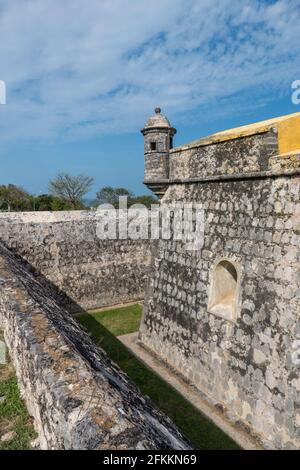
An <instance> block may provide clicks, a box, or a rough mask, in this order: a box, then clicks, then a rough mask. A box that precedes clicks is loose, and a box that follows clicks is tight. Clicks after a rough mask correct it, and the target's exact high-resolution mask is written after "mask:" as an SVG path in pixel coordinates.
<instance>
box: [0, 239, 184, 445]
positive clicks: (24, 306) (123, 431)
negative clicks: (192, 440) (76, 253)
mask: <svg viewBox="0 0 300 470" xmlns="http://www.w3.org/2000/svg"><path fill="white" fill-rule="evenodd" d="M0 327H1V328H2V329H3V330H4V336H5V341H6V343H7V345H8V347H9V350H10V354H11V357H12V360H13V363H14V366H15V369H16V373H17V377H18V381H19V386H20V389H21V394H22V396H23V398H24V399H25V402H26V404H27V407H28V410H29V412H30V414H31V415H32V416H33V417H34V422H35V427H36V430H37V432H38V434H39V439H40V446H41V448H42V449H121V450H122V449H124V450H126V449H189V448H190V445H189V443H188V442H187V441H186V440H185V439H184V438H183V437H182V436H181V434H180V433H179V431H178V430H177V429H176V427H175V426H174V425H173V424H172V423H171V421H170V420H169V419H168V418H166V417H165V416H164V415H163V414H162V413H161V412H160V411H158V410H157V409H156V408H155V407H154V406H153V404H152V403H151V401H150V400H149V399H148V398H146V397H143V396H142V395H141V394H140V392H139V391H138V390H137V388H136V387H135V386H134V385H133V384H132V383H130V381H129V380H128V378H127V376H126V375H125V374H124V373H122V372H121V371H120V369H119V368H118V367H117V366H115V365H114V364H113V363H112V362H111V361H110V359H109V358H108V356H107V355H106V353H105V352H104V351H103V350H102V349H101V348H99V347H97V346H96V345H95V344H94V343H93V342H92V340H91V339H90V337H89V335H88V334H87V333H85V332H84V331H83V330H82V329H81V328H80V326H79V325H78V324H77V323H76V321H75V320H74V319H73V318H72V316H71V315H70V314H69V312H68V311H67V310H66V309H65V308H63V307H62V306H60V305H59V303H58V301H57V299H56V298H55V296H54V295H53V290H52V287H51V285H50V286H47V284H46V281H45V279H42V283H41V282H39V279H38V278H36V277H34V276H33V275H32V274H31V273H30V272H29V270H28V266H27V265H26V263H24V262H23V261H22V260H21V259H18V257H16V256H15V255H13V254H12V253H11V252H10V250H8V249H7V248H6V247H4V246H3V245H2V244H1V243H0Z"/></svg>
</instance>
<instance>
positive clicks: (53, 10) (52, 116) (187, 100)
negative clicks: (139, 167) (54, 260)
mask: <svg viewBox="0 0 300 470" xmlns="http://www.w3.org/2000/svg"><path fill="white" fill-rule="evenodd" d="M299 7H300V2H299V0H279V1H276V2H263V1H258V0H257V1H255V0H230V1H229V0H201V1H199V0H152V1H151V2H150V1H149V0H88V1H86V0H64V1H61V0H43V1H39V0H22V2H20V1H19V0H0V32H1V42H0V79H2V80H5V81H6V84H7V105H6V106H2V107H1V108H0V133H1V142H3V141H5V140H16V139H31V138H33V139H45V138H51V139H57V138H81V137H89V136H93V135H100V134H103V133H107V132H126V131H133V130H135V129H136V128H138V127H139V126H140V125H141V124H142V123H143V120H144V118H145V116H147V115H148V114H149V112H151V110H152V108H153V106H154V105H156V104H160V105H161V106H162V107H164V108H167V109H168V110H169V111H170V112H171V113H172V114H173V115H175V114H178V115H185V114H186V113H190V116H191V118H193V116H194V117H195V116H198V114H199V112H201V109H202V108H203V109H207V107H209V106H210V103H211V104H212V109H213V105H214V106H215V109H217V104H216V103H218V102H221V101H222V100H226V99H228V97H230V96H232V95H235V94H237V93H241V92H245V91H248V90H249V93H250V92H251V90H255V96H256V98H257V99H261V100H264V99H266V97H268V95H270V94H273V95H274V93H278V92H280V91H281V93H282V90H286V92H288V86H289V84H290V83H291V82H292V81H293V80H295V79H297V78H299V59H300V42H299V24H300V8H299ZM258 105H259V103H258ZM249 106H253V103H249Z"/></svg>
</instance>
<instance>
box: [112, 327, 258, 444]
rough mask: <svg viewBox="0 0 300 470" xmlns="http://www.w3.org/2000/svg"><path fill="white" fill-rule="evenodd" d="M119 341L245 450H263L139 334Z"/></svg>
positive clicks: (125, 336)
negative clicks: (154, 352) (145, 344)
mask: <svg viewBox="0 0 300 470" xmlns="http://www.w3.org/2000/svg"><path fill="white" fill-rule="evenodd" d="M118 339H119V340H120V341H121V342H122V343H123V344H124V345H125V346H126V347H127V348H128V349H129V350H130V351H131V352H132V353H133V354H134V355H135V356H136V357H137V358H138V359H139V360H141V361H142V362H143V363H144V364H146V365H147V366H148V367H150V368H151V369H152V370H153V371H154V372H155V373H156V374H157V375H159V376H160V377H161V378H162V379H164V380H165V381H166V382H167V383H168V384H170V385H171V386H172V387H173V388H175V390H177V392H179V393H180V394H181V395H182V396H183V397H184V398H185V399H186V400H189V401H190V402H191V403H192V404H193V405H194V406H195V407H196V408H198V410H200V411H201V413H203V414H204V415H205V416H206V417H207V418H208V419H210V420H211V421H212V422H213V423H214V424H215V425H216V426H218V427H219V428H220V429H222V431H224V432H225V433H226V434H227V435H228V436H230V437H231V438H232V439H233V440H234V441H235V442H236V443H237V444H238V445H239V446H240V447H242V448H243V449H245V450H262V447H261V446H260V444H259V443H258V442H257V441H256V440H255V439H254V438H253V437H252V436H250V435H249V434H248V433H246V432H245V431H243V430H242V429H240V428H238V427H237V426H236V425H235V424H234V423H232V422H230V421H229V420H228V419H226V418H225V417H224V415H223V414H222V413H221V412H219V411H218V410H216V408H215V407H214V406H213V405H211V404H210V403H209V402H208V401H206V400H205V399H204V398H203V397H202V396H201V395H200V392H198V391H197V390H196V388H193V387H191V386H189V385H188V384H187V383H186V382H185V381H184V380H183V379H182V378H180V377H179V376H178V375H176V374H175V373H174V372H173V371H172V370H171V369H170V368H168V367H167V366H166V365H164V364H163V362H162V361H160V360H159V359H158V358H156V357H155V356H154V355H152V354H151V353H150V352H149V351H147V350H146V349H145V348H143V347H142V346H141V345H140V344H139V342H138V333H137V332H135V333H131V334H129V335H123V336H119V337H118Z"/></svg>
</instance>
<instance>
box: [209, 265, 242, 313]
mask: <svg viewBox="0 0 300 470" xmlns="http://www.w3.org/2000/svg"><path fill="white" fill-rule="evenodd" d="M239 289H240V284H239V274H238V270H237V268H236V266H235V265H234V264H233V263H232V262H231V261H229V260H228V259H223V260H221V261H219V262H218V263H217V264H216V266H215V267H214V269H213V272H212V276H211V283H210V287H209V300H208V311H209V312H210V313H213V314H215V315H218V316H220V317H222V318H225V319H226V320H230V321H235V320H236V319H237V316H238V299H239Z"/></svg>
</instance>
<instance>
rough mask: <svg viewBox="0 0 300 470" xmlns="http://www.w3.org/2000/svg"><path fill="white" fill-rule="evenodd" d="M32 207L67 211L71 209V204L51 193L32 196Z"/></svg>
mask: <svg viewBox="0 0 300 470" xmlns="http://www.w3.org/2000/svg"><path fill="white" fill-rule="evenodd" d="M33 209H34V210H36V211H68V210H71V209H72V205H71V204H70V203H69V202H68V201H65V200H64V199H60V198H58V197H56V196H52V195H51V194H42V195H41V196H36V197H34V196H33Z"/></svg>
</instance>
